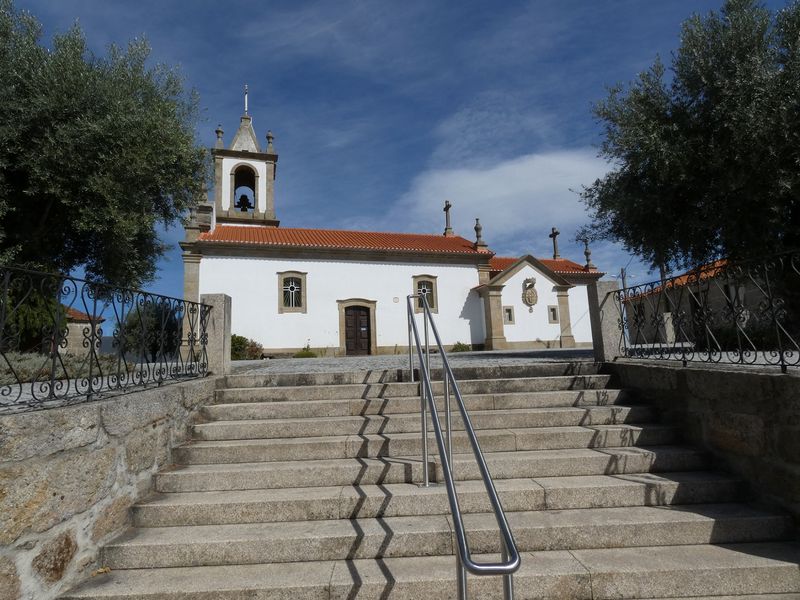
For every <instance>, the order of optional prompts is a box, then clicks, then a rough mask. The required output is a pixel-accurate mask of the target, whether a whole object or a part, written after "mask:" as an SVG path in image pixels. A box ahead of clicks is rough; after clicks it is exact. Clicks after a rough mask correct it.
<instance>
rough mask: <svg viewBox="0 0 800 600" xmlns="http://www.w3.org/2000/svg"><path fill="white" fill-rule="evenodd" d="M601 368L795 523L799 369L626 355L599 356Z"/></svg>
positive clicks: (799, 476)
mask: <svg viewBox="0 0 800 600" xmlns="http://www.w3.org/2000/svg"><path fill="white" fill-rule="evenodd" d="M603 372H605V373H610V374H612V375H614V376H615V379H616V380H615V381H613V382H612V383H613V384H614V385H620V386H622V387H625V388H630V389H634V390H636V391H637V392H639V393H640V395H641V397H642V399H643V400H645V401H652V402H654V403H655V404H656V405H657V406H658V407H659V409H660V410H661V414H662V416H663V417H664V419H665V420H666V421H667V422H671V423H678V424H680V425H682V426H683V428H684V432H685V433H684V435H685V437H686V440H687V441H688V442H691V443H694V444H697V445H698V446H701V447H704V448H706V449H707V450H709V451H710V452H711V453H712V454H713V455H714V457H715V459H716V461H717V463H718V465H719V466H720V467H721V468H724V469H725V470H728V471H730V472H733V473H735V474H737V475H739V476H740V477H742V478H744V479H745V480H746V481H747V482H748V483H749V484H750V487H751V489H752V491H753V493H754V494H755V495H756V496H757V497H758V498H759V499H761V500H762V501H764V502H765V503H767V504H769V505H771V506H774V507H777V508H781V509H783V510H785V511H789V512H790V513H792V515H793V516H794V518H795V520H796V522H797V523H798V524H800V373H789V374H782V373H781V372H780V371H779V370H778V369H777V368H776V369H775V371H773V372H769V371H764V372H756V371H753V370H750V369H748V368H736V367H722V366H719V367H716V366H713V367H705V368H704V367H702V366H692V365H690V366H688V367H686V368H684V367H680V366H670V365H667V364H663V363H661V364H654V363H652V362H649V363H645V362H644V361H638V362H634V361H628V360H619V361H617V362H613V363H605V364H604V365H603Z"/></svg>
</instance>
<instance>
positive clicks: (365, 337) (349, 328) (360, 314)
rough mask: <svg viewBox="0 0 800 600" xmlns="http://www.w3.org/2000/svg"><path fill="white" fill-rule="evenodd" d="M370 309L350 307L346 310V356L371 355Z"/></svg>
mask: <svg viewBox="0 0 800 600" xmlns="http://www.w3.org/2000/svg"><path fill="white" fill-rule="evenodd" d="M369 328H370V325H369V308H367V307H366V306H348V307H347V308H345V309H344V339H345V354H347V355H348V356H358V355H362V354H369V351H370V347H369V341H370V337H371V335H370V334H371V332H370V330H369Z"/></svg>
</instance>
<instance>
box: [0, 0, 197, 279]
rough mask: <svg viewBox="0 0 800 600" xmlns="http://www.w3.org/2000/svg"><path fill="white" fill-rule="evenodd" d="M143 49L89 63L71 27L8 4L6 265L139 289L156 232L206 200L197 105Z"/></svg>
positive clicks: (1, 225)
mask: <svg viewBox="0 0 800 600" xmlns="http://www.w3.org/2000/svg"><path fill="white" fill-rule="evenodd" d="M149 55H150V49H149V47H148V45H147V43H146V42H144V41H141V40H135V41H133V42H131V43H130V44H129V46H128V47H127V49H124V50H123V49H120V48H118V47H115V46H111V47H110V48H109V50H108V54H107V56H104V57H101V56H96V55H94V54H93V53H91V52H90V51H89V50H88V49H87V46H86V41H85V39H84V35H83V33H82V32H81V30H80V29H79V28H78V27H77V26H75V27H73V28H72V29H70V30H69V31H68V32H67V33H65V34H62V35H58V36H55V37H54V38H53V42H52V48H49V49H48V48H45V47H44V46H43V45H42V44H41V26H40V25H39V23H38V22H37V21H36V19H35V18H34V17H32V16H30V15H29V14H27V13H24V12H17V11H16V10H15V9H14V6H13V4H12V1H11V0H0V81H2V85H0V261H3V262H8V261H9V260H13V261H15V262H17V263H20V264H25V265H28V266H31V267H35V268H39V269H43V270H48V271H53V270H55V271H62V272H69V271H71V270H73V269H74V268H76V267H78V266H81V265H82V266H84V267H85V271H86V274H87V276H88V277H89V278H91V279H102V280H105V281H108V282H110V283H113V284H118V285H128V286H138V285H140V284H141V283H143V282H145V281H147V280H149V279H151V278H152V276H153V273H154V269H155V262H156V260H157V259H158V257H159V256H160V255H161V254H162V253H163V251H164V248H165V247H164V245H163V244H162V242H161V241H160V240H159V238H158V235H157V233H156V225H157V224H159V223H160V224H162V225H165V226H169V225H173V224H175V223H177V222H178V221H179V220H180V219H181V217H182V215H184V214H185V213H186V212H187V211H188V209H190V208H191V207H192V206H194V205H195V203H196V201H197V199H198V198H200V197H201V196H202V192H203V183H204V180H205V178H206V174H207V169H208V166H207V161H206V154H205V151H204V150H203V149H202V148H201V147H200V146H198V145H197V143H196V141H195V134H194V126H195V123H196V120H197V116H198V99H197V96H196V94H194V93H193V92H192V93H187V92H185V91H184V89H183V81H182V78H181V76H180V75H179V74H178V72H177V70H175V69H173V68H171V67H167V66H164V65H155V66H151V65H149V64H148V59H149Z"/></svg>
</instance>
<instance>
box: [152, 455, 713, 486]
mask: <svg viewBox="0 0 800 600" xmlns="http://www.w3.org/2000/svg"><path fill="white" fill-rule="evenodd" d="M431 450H432V454H431V456H430V460H431V465H432V468H431V479H432V480H434V481H435V480H437V478H438V480H441V473H440V472H439V471H440V467H439V465H438V464H437V462H436V459H435V456H434V454H435V453H434V452H433V449H431ZM485 459H486V462H487V464H488V466H489V469H490V471H491V474H492V477H493V478H494V479H495V480H498V479H520V478H526V477H560V476H572V475H614V474H632V473H646V472H669V471H696V470H700V469H704V468H706V467H707V463H708V458H707V456H706V455H705V454H704V453H702V452H699V451H697V450H695V449H693V448H685V447H680V446H652V447H646V448H606V449H591V450H590V449H572V450H528V451H518V452H486V453H485ZM453 465H454V477H455V479H456V480H469V479H479V472H478V469H477V465H475V459H474V457H473V456H472V455H471V454H454V455H453ZM421 480H422V462H421V460H420V459H419V457H381V458H342V459H326V460H304V461H279V462H257V463H239V464H225V465H221V464H217V465H214V464H212V465H190V466H185V467H181V468H176V469H175V470H171V471H162V472H160V473H158V474H156V476H155V487H156V490H157V491H160V492H191V491H211V490H247V489H263V488H286V487H317V486H319V485H320V484H324V485H334V486H335V485H341V486H344V485H354V484H355V485H362V484H381V483H419V482H420V481H421Z"/></svg>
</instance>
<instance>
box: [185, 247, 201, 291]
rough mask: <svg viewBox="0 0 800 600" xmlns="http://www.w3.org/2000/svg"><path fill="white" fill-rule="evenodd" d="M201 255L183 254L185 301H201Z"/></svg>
mask: <svg viewBox="0 0 800 600" xmlns="http://www.w3.org/2000/svg"><path fill="white" fill-rule="evenodd" d="M201 258H202V256H201V255H200V254H192V253H190V252H184V253H183V299H184V300H187V301H189V302H199V301H200V259H201Z"/></svg>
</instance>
